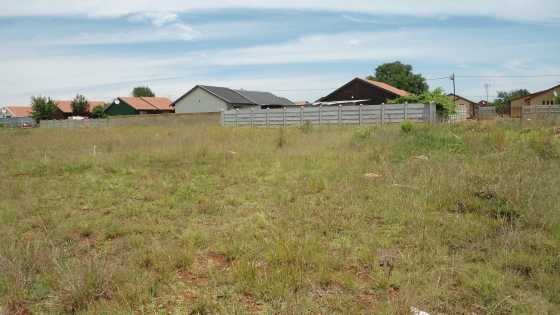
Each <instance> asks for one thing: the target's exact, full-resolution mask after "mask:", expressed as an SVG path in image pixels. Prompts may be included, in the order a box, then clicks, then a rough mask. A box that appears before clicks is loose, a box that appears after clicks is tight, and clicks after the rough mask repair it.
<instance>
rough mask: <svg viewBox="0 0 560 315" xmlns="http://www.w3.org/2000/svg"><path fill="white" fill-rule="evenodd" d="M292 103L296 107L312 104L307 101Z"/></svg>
mask: <svg viewBox="0 0 560 315" xmlns="http://www.w3.org/2000/svg"><path fill="white" fill-rule="evenodd" d="M294 104H295V105H296V106H298V107H307V106H311V105H313V104H311V103H310V102H309V101H296V102H294Z"/></svg>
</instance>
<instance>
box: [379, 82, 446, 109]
mask: <svg viewBox="0 0 560 315" xmlns="http://www.w3.org/2000/svg"><path fill="white" fill-rule="evenodd" d="M389 103H390V104H403V103H420V104H430V103H435V104H436V108H437V111H438V112H440V113H441V114H443V115H448V114H453V113H455V104H454V103H453V101H452V100H451V99H450V98H449V97H448V96H447V95H446V94H445V91H444V90H443V89H442V88H437V89H435V90H433V91H426V92H423V93H421V94H418V95H416V94H413V95H410V96H403V97H399V98H396V99H393V100H390V101H389Z"/></svg>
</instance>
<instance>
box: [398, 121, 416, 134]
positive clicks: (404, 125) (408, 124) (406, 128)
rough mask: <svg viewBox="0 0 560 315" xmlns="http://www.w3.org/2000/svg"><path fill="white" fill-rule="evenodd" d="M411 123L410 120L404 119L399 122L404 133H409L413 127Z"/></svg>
mask: <svg viewBox="0 0 560 315" xmlns="http://www.w3.org/2000/svg"><path fill="white" fill-rule="evenodd" d="M413 127H414V126H413V125H412V123H411V122H410V121H405V122H403V123H402V124H401V131H402V132H404V133H411V132H412V129H413Z"/></svg>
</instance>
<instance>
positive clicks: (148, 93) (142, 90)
mask: <svg viewBox="0 0 560 315" xmlns="http://www.w3.org/2000/svg"><path fill="white" fill-rule="evenodd" d="M132 96H134V97H154V96H156V95H155V94H154V92H152V90H151V89H150V88H149V87H147V86H137V87H135V88H134V89H133V90H132Z"/></svg>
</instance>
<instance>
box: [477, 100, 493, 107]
mask: <svg viewBox="0 0 560 315" xmlns="http://www.w3.org/2000/svg"><path fill="white" fill-rule="evenodd" d="M478 106H479V107H488V106H490V103H488V102H487V101H484V100H482V101H480V102H478Z"/></svg>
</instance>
